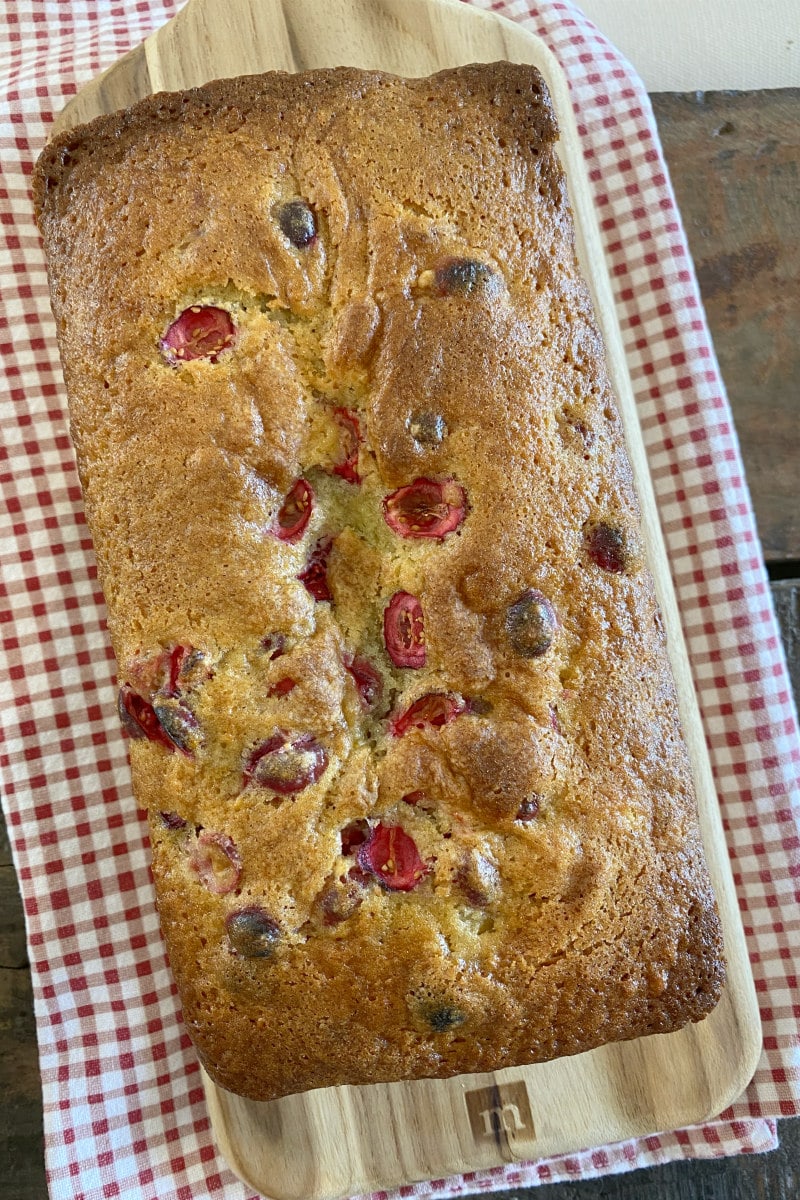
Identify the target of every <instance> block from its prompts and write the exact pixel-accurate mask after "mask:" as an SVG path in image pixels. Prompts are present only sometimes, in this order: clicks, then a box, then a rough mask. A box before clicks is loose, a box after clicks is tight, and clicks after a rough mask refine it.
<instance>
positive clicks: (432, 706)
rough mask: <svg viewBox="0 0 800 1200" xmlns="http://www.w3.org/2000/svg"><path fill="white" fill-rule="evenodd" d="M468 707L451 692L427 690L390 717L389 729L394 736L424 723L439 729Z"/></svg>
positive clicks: (402, 734)
mask: <svg viewBox="0 0 800 1200" xmlns="http://www.w3.org/2000/svg"><path fill="white" fill-rule="evenodd" d="M468 708H469V705H468V704H467V702H466V701H465V700H464V699H463V698H462V697H461V696H457V695H455V694H454V693H453V692H428V693H427V694H426V695H424V696H420V698H419V700H415V701H414V703H413V704H412V705H411V707H410V708H407V709H406V711H405V712H404V713H401V714H400V716H398V717H394V718H392V720H391V721H390V723H389V730H390V732H391V733H392V735H393V736H394V737H403V736H404V734H406V733H408V731H409V729H424V728H425V726H426V725H430V726H432V727H433V728H434V729H441V728H442V726H443V725H449V724H450V722H451V721H454V720H455V719H456V717H460V716H461V714H462V713H464V712H467V711H468Z"/></svg>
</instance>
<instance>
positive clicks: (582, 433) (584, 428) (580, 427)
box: [570, 421, 596, 459]
mask: <svg viewBox="0 0 800 1200" xmlns="http://www.w3.org/2000/svg"><path fill="white" fill-rule="evenodd" d="M570 425H571V426H572V428H573V429H574V430H575V432H576V433H577V434H578V437H579V438H580V439H581V441H582V443H583V457H584V458H585V459H589V458H590V457H591V455H590V454H589V451H590V450H591V448H592V446H593V445H594V443H595V441H596V437H595V432H594V430H593V429H590V428H589V426H588V425H586V424H584V422H583V421H570Z"/></svg>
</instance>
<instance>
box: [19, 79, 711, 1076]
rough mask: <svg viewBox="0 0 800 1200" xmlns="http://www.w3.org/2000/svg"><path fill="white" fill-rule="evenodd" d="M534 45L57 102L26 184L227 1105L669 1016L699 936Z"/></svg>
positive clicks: (707, 959)
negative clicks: (446, 67) (439, 70)
mask: <svg viewBox="0 0 800 1200" xmlns="http://www.w3.org/2000/svg"><path fill="white" fill-rule="evenodd" d="M556 138H557V128H556V123H555V119H554V116H553V112H552V109H551V105H550V100H549V97H548V95H547V93H546V89H545V87H544V85H543V83H542V80H541V78H540V76H539V75H538V74H537V72H536V71H534V70H533V69H530V68H526V67H516V66H510V65H507V64H499V65H494V66H486V67H483V66H480V67H470V68H466V69H461V70H457V71H448V72H445V73H443V74H440V75H437V76H435V77H434V78H432V79H421V80H412V81H405V80H401V79H396V78H392V77H388V76H384V75H379V74H374V73H363V72H358V71H354V70H349V69H347V70H344V69H343V70H332V71H321V72H314V73H309V74H304V75H295V76H291V75H280V74H273V75H264V76H260V77H250V78H245V79H239V80H233V81H222V82H217V83H213V84H210V85H208V86H206V87H203V88H200V89H198V90H196V91H191V92H188V93H186V94H182V95H161V96H154V97H152V98H151V99H149V100H146V101H144V102H143V103H141V104H139V105H137V106H136V107H135V108H133V109H131V110H130V111H128V112H125V113H121V114H116V115H114V116H110V117H103V118H100V119H99V120H97V121H95V122H93V123H92V124H91V125H89V126H85V127H83V128H80V129H76V130H74V131H72V132H69V133H66V134H64V135H62V136H61V137H59V138H58V139H57V140H56V141H55V143H54V144H52V145H51V146H50V147H48V148H47V150H45V152H44V154H43V155H42V158H41V159H40V161H39V164H38V168H37V173H36V185H35V186H36V201H37V206H38V213H39V220H40V225H41V228H42V231H43V234H44V239H45V245H46V251H47V257H48V261H49V269H50V280H51V288H52V298H53V307H54V310H55V314H56V318H57V322H58V333H59V340H60V347H61V354H62V358H63V362H64V371H65V376H66V381H67V388H68V392H69V402H70V411H71V419H72V430H73V436H74V440H75V445H76V448H77V453H78V460H79V464H80V471H81V478H82V481H83V487H84V492H85V498H86V508H87V514H88V519H89V523H90V526H91V530H92V534H93V537H94V542H95V546H96V550H97V558H98V563H99V568H100V573H101V578H102V582H103V587H104V589H105V594H106V598H107V601H108V610H109V623H110V629H111V636H112V639H113V643H114V649H115V652H116V656H117V661H118V664H119V675H120V684H121V690H120V695H119V707H120V716H121V718H122V724H123V726H124V727H125V729H126V730H127V732H128V733H129V735H130V736H131V738H132V739H133V741H132V742H131V762H132V767H133V773H134V783H135V788H136V794H137V796H138V797H139V799H140V801H141V802H142V804H143V805H146V807H147V808H148V810H149V814H150V826H151V834H152V845H153V869H154V876H155V881H156V888H157V894H158V905H159V909H160V913H161V921H162V925H163V930H164V934H165V937H166V940H167V945H168V949H169V955H170V959H171V962H172V966H173V968H174V971H175V974H176V977H177V980H178V984H179V987H180V993H181V998H182V1002H183V1010H184V1015H185V1019H186V1022H187V1024H188V1027H189V1030H190V1032H191V1035H192V1037H193V1039H194V1041H195V1043H196V1045H197V1048H198V1051H199V1053H200V1055H201V1057H202V1060H203V1062H204V1064H205V1065H206V1067H207V1069H208V1070H209V1072H210V1073H211V1075H212V1076H213V1078H214V1079H215V1080H217V1081H218V1082H219V1083H220V1084H221V1085H223V1086H224V1087H226V1088H229V1089H230V1090H232V1091H234V1092H239V1093H242V1094H244V1095H246V1096H251V1097H255V1098H259V1099H268V1098H271V1097H277V1096H281V1095H284V1094H286V1093H290V1092H294V1091H299V1090H304V1089H307V1088H314V1087H320V1086H324V1085H330V1084H340V1083H344V1082H347V1083H367V1082H375V1081H381V1080H398V1079H405V1078H415V1077H421V1076H440V1077H441V1076H447V1075H452V1074H457V1073H460V1072H467V1071H484V1070H490V1069H495V1068H501V1067H508V1066H511V1065H514V1064H519V1063H529V1062H535V1061H540V1060H544V1059H548V1058H552V1057H554V1056H557V1055H563V1054H574V1053H576V1052H578V1051H582V1050H586V1049H588V1048H590V1047H593V1046H597V1045H599V1044H602V1043H605V1042H609V1041H614V1040H619V1039H623V1038H632V1037H636V1036H638V1035H640V1034H648V1033H654V1032H658V1031H668V1030H673V1029H676V1028H678V1027H680V1026H681V1025H684V1024H685V1023H687V1022H689V1021H696V1020H699V1019H700V1018H702V1017H703V1016H704V1015H705V1014H706V1013H708V1011H709V1010H710V1009H711V1008H712V1007H713V1006H714V1004H715V1003H716V1001H717V999H718V997H719V993H720V988H721V985H722V979H723V973H724V968H723V964H722V951H721V942H720V928H719V922H718V917H717V913H716V909H715V905H714V900H713V897H712V894H711V891H710V885H709V881H708V877H707V874H706V867H705V864H704V859H703V853H702V849H701V844H700V840H699V835H698V828H697V819H696V811H695V800H694V796H693V790H692V781H691V775H690V769H689V763H688V760H687V753H686V749H685V746H684V743H683V740H682V735H681V731H680V728H679V723H678V714H677V707H676V699H675V693H674V686H673V682H672V679H671V676H670V670H669V666H668V661H667V655H666V651H665V644H664V636H663V632H662V629H661V624H660V619H659V612H658V608H657V605H656V601H655V597H654V591H653V584H652V580H651V578H650V575H649V574H648V571H647V569H646V567H645V565H644V560H643V555H642V551H641V545H640V532H639V527H638V510H637V502H636V498H635V495H634V489H633V485H632V479H631V471H630V467H629V464H628V461H627V457H626V452H625V448H624V442H623V437H622V433H621V428H620V423H619V420H618V416H617V412H616V409H615V405H614V399H613V397H612V395H611V393H610V390H609V384H608V381H607V378H606V373H605V368H604V362H603V347H602V344H601V340H600V336H599V334H598V330H597V326H596V323H595V319H594V316H593V314H592V308H591V304H590V299H589V295H588V292H587V289H586V286H585V284H584V283H583V281H582V280H581V277H580V273H579V268H578V266H577V263H576V257H575V251H574V244H573V229H572V222H571V217H570V213H569V208H568V201H567V193H566V189H565V185H564V178H563V175H562V171H561V168H560V166H559V163H558V160H557V158H556V155H555V152H554V148H553V147H554V142H555V140H556Z"/></svg>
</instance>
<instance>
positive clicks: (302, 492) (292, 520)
mask: <svg viewBox="0 0 800 1200" xmlns="http://www.w3.org/2000/svg"><path fill="white" fill-rule="evenodd" d="M313 507H314V491H313V488H312V487H311V484H310V483H309V482H308V481H307V480H305V479H298V480H297V482H296V483H294V484H293V485H292V487H291V489H290V491H289V494H288V495H287V497H286V499H285V500H284V502H283V504H282V505H281V506H280V508H279V509H278V524H277V527H276V529H275V535H276V537H279V538H280V540H281V541H282V542H298V541H299V540H300V538H301V537H302V536H303V534H304V533H305V531H306V526H307V525H308V522H309V520H310V519H311V512H312V509H313Z"/></svg>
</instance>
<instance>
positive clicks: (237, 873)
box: [189, 830, 242, 896]
mask: <svg viewBox="0 0 800 1200" xmlns="http://www.w3.org/2000/svg"><path fill="white" fill-rule="evenodd" d="M189 862H190V864H191V866H192V867H193V868H194V869H195V871H196V872H197V874H198V875H199V876H200V879H201V880H202V882H203V883H204V884H205V886H206V887H207V888H208V890H209V891H210V892H213V893H214V895H216V896H227V894H228V892H232V891H233V890H234V888H235V887H237V886H238V883H239V880H240V879H241V877H242V859H241V856H240V854H239V851H238V850H237V849H236V845H235V843H234V841H233V838H229V837H228V835H227V834H226V833H211V832H210V831H208V830H204V831H203V832H202V833H201V834H200V836H199V837H198V839H197V845H196V847H195V849H194V851H193V852H192V855H191V858H190V859H189Z"/></svg>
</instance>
